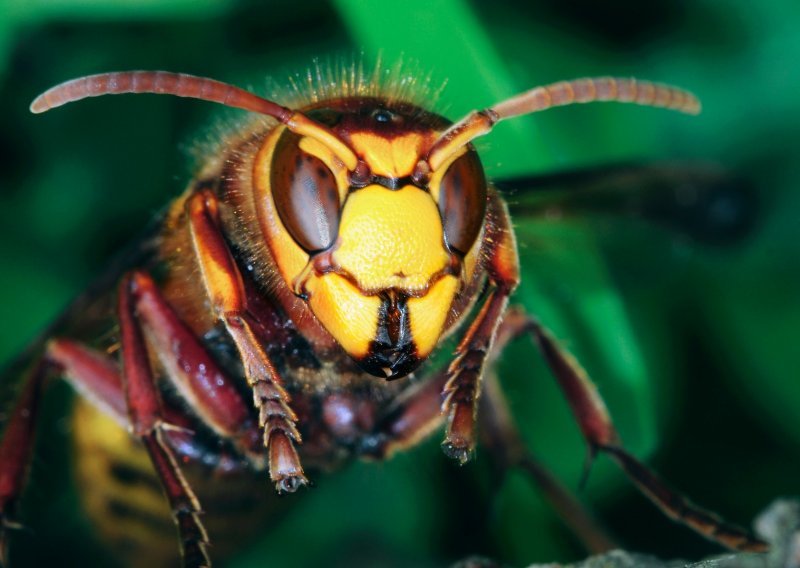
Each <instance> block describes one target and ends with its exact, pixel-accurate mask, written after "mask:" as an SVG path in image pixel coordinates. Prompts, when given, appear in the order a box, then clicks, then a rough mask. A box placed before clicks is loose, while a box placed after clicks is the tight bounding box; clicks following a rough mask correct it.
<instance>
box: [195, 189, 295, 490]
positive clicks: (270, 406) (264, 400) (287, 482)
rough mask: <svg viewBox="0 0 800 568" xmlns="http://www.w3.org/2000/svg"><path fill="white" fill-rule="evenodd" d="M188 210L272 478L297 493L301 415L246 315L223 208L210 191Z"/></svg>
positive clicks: (200, 259)
mask: <svg viewBox="0 0 800 568" xmlns="http://www.w3.org/2000/svg"><path fill="white" fill-rule="evenodd" d="M186 208H187V213H188V215H189V224H190V228H191V232H192V244H193V246H194V252H195V256H196V258H197V262H198V264H199V265H200V270H201V273H202V275H203V282H204V284H205V287H206V293H207V294H208V297H209V300H210V303H211V308H212V310H213V312H214V315H215V316H216V317H217V318H218V319H219V320H220V321H221V322H222V323H223V324H224V325H225V327H226V329H227V330H228V333H229V334H230V336H231V338H232V339H233V342H234V343H235V344H236V347H237V349H238V350H239V356H240V358H241V361H242V363H243V365H244V371H245V376H246V377H247V382H248V383H249V384H250V386H251V388H252V389H253V400H254V403H255V405H256V408H258V411H259V424H260V426H261V427H262V428H263V429H264V445H265V446H266V447H267V448H268V450H269V472H270V478H271V479H272V481H273V482H274V483H275V487H276V488H277V490H278V492H293V491H296V490H297V489H298V488H299V487H301V486H303V485H306V484H307V483H308V480H307V479H306V477H305V474H304V473H303V467H302V465H301V464H300V457H299V456H298V455H297V450H296V449H295V444H299V443H300V442H301V441H302V440H301V437H300V433H299V432H298V431H297V426H296V422H297V416H296V415H295V413H294V411H293V410H292V408H291V407H290V406H289V395H288V394H287V393H286V391H285V390H284V388H283V381H282V380H281V378H280V376H279V375H278V372H277V371H276V370H275V366H274V365H273V364H272V362H271V361H270V359H269V357H268V355H267V353H266V352H265V351H264V349H263V347H262V346H261V343H260V342H259V340H258V338H257V335H256V333H255V332H254V329H257V328H258V322H256V321H255V320H254V318H253V316H252V315H251V314H250V313H249V312H248V311H247V300H246V298H247V295H246V291H245V287H244V283H243V281H242V277H241V274H240V273H239V269H238V268H237V266H236V262H235V261H234V259H233V256H232V255H231V253H230V251H229V250H228V246H227V244H226V242H225V239H224V237H223V235H222V232H221V228H220V224H219V211H218V209H219V205H218V203H217V200H216V198H215V197H214V195H213V194H212V193H211V192H208V191H203V192H200V193H197V194H195V195H193V196H192V197H191V198H190V199H189V201H188V202H187V204H186Z"/></svg>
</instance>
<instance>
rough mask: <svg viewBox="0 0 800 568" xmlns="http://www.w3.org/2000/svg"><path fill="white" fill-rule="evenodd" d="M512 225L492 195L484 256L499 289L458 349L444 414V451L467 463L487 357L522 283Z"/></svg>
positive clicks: (495, 288)
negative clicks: (504, 316) (510, 303)
mask: <svg viewBox="0 0 800 568" xmlns="http://www.w3.org/2000/svg"><path fill="white" fill-rule="evenodd" d="M510 227H511V225H510V221H509V218H508V211H507V210H506V207H505V204H504V203H503V202H502V201H501V200H499V199H497V198H495V197H494V196H491V199H490V202H489V208H488V211H487V221H486V235H485V237H484V243H485V245H484V249H485V250H484V251H483V253H484V255H485V258H486V259H487V260H488V262H487V266H486V271H487V273H488V276H489V282H490V284H492V285H493V288H492V289H491V291H490V292H489V296H488V298H487V299H486V301H485V303H484V304H483V307H482V308H481V311H480V313H479V314H478V316H477V317H476V318H475V320H474V321H473V322H472V324H471V325H470V326H469V329H467V332H466V334H465V335H464V338H463V339H462V340H461V343H460V344H459V345H458V348H457V349H456V357H455V359H454V360H453V362H452V363H451V364H450V368H449V369H448V380H447V384H446V385H445V388H444V391H443V395H444V397H445V398H444V403H443V405H442V412H443V413H444V414H445V415H446V416H447V427H446V430H445V439H444V442H442V449H443V450H444V452H445V454H446V455H447V456H448V457H451V458H453V459H456V460H458V461H459V462H460V463H462V464H464V463H466V462H467V461H468V460H469V458H470V455H471V454H472V450H473V449H474V447H475V417H476V416H477V411H478V397H479V396H480V393H481V377H482V375H483V369H484V367H485V364H486V359H487V357H488V356H489V354H490V353H491V351H492V345H493V343H494V341H495V334H496V333H497V329H498V327H499V326H500V322H501V321H502V319H503V314H504V312H505V309H506V306H507V305H508V297H509V295H510V294H511V292H512V291H513V290H514V288H515V287H516V285H517V282H518V281H519V260H518V258H517V247H516V242H515V241H514V233H513V231H512V230H511V228H510Z"/></svg>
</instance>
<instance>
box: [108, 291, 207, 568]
mask: <svg viewBox="0 0 800 568" xmlns="http://www.w3.org/2000/svg"><path fill="white" fill-rule="evenodd" d="M133 287H134V284H133V279H132V278H124V279H123V281H122V284H121V285H120V290H119V323H120V332H121V335H122V363H123V374H122V376H123V388H124V391H125V398H126V400H127V402H128V415H129V417H130V423H131V427H132V429H133V434H134V435H136V436H138V437H139V438H140V439H141V440H142V443H143V444H144V445H145V447H146V448H147V452H148V454H150V459H151V461H152V463H153V467H154V468H155V471H156V474H157V475H158V477H159V479H161V484H162V486H163V488H164V491H165V492H166V494H167V498H168V500H169V503H170V505H171V507H172V516H173V518H174V519H175V522H176V524H177V525H178V533H179V536H180V542H181V552H182V557H183V563H184V566H186V567H187V568H189V567H191V568H200V567H202V566H210V565H211V562H210V560H209V558H208V554H207V552H206V546H207V545H208V535H207V534H206V531H205V528H203V525H202V523H201V522H200V519H199V516H198V515H199V513H200V505H199V503H198V501H197V497H195V495H194V493H193V492H192V490H191V488H190V487H189V485H188V483H186V480H185V479H184V477H183V474H182V473H181V470H180V468H179V467H178V464H177V462H176V461H175V456H174V455H173V454H172V451H171V450H170V448H169V447H168V446H167V445H166V444H165V443H164V439H163V431H164V428H165V423H164V420H163V417H162V413H161V399H160V397H159V394H158V390H157V388H156V384H155V378H154V377H153V372H152V369H151V367H150V359H149V358H148V354H147V348H146V346H145V342H144V336H143V334H142V329H141V327H140V325H139V322H138V321H137V320H136V315H135V311H134V306H135V301H134V297H133V293H132V292H133V291H132V288H133Z"/></svg>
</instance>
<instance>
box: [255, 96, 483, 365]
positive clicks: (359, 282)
mask: <svg viewBox="0 0 800 568" xmlns="http://www.w3.org/2000/svg"><path fill="white" fill-rule="evenodd" d="M303 112H304V114H305V115H306V116H308V117H309V118H312V119H313V120H315V121H316V122H318V123H319V124H322V125H324V126H326V127H328V128H330V129H331V131H332V132H333V133H334V134H335V135H336V136H337V137H338V138H339V139H341V140H342V141H343V142H345V143H346V144H347V146H348V147H349V148H351V149H352V150H353V152H354V153H355V155H356V156H358V160H359V161H358V165H357V166H356V168H355V169H354V171H348V169H347V167H346V166H345V164H344V163H343V162H342V161H341V160H340V159H339V158H338V157H337V156H336V155H335V154H334V153H333V152H332V151H331V149H330V148H328V147H326V146H325V145H324V144H323V143H321V142H320V141H318V140H315V139H313V138H310V137H307V136H306V137H303V136H301V135H298V134H295V133H293V132H291V130H290V129H289V128H287V127H285V126H281V127H278V128H276V129H275V130H274V131H273V132H271V133H270V134H269V135H268V136H267V138H266V140H265V141H264V144H263V146H262V147H261V149H260V150H259V152H258V155H257V156H256V159H255V163H254V179H253V191H254V198H255V203H256V214H257V217H258V220H259V222H260V229H261V231H262V233H263V234H264V236H265V240H266V242H267V243H268V244H269V248H270V252H271V253H272V256H273V258H274V259H275V262H276V264H277V267H278V270H279V272H280V275H281V276H282V277H283V280H284V282H285V283H286V285H287V286H290V287H291V288H292V289H293V290H294V292H295V293H296V294H297V295H298V296H300V297H301V298H303V299H304V300H305V301H306V302H307V304H308V306H309V307H310V308H311V310H312V311H313V313H314V315H315V317H316V319H317V320H319V322H321V323H322V325H323V326H325V328H326V329H327V331H328V332H329V333H330V334H331V335H332V336H333V338H334V339H335V340H336V342H337V343H338V344H339V345H340V346H341V347H342V348H344V349H345V350H346V351H347V353H348V354H350V356H351V357H353V358H354V359H355V360H356V361H357V362H358V363H359V365H360V366H361V368H363V369H364V370H365V371H367V372H369V373H371V374H373V375H377V376H379V377H385V378H389V379H394V378H398V377H402V376H405V375H407V374H408V373H409V372H411V371H413V370H414V369H415V368H416V367H417V366H418V365H419V364H420V363H421V362H422V361H424V360H425V359H426V358H427V356H428V355H429V354H430V353H431V351H432V350H433V348H434V347H435V346H436V344H437V343H438V341H439V338H440V336H441V335H442V332H443V331H444V330H445V329H447V328H449V327H451V325H452V323H453V320H454V318H455V317H457V316H458V315H460V314H462V313H463V312H464V302H456V305H454V300H455V298H456V295H457V294H458V292H459V291H460V290H462V289H463V288H465V287H468V285H469V284H470V283H472V282H473V277H474V276H475V274H476V271H475V266H476V261H477V258H478V251H479V249H480V241H479V239H478V235H479V233H480V231H481V229H482V227H483V225H484V223H483V221H484V218H485V213H486V202H487V187H486V180H485V177H484V175H483V169H482V167H481V164H480V160H479V158H478V157H477V154H476V153H475V151H474V150H472V149H468V148H467V147H466V146H464V147H462V148H461V149H460V150H459V151H458V152H456V153H454V154H453V155H452V156H451V157H450V158H449V159H448V161H447V163H445V164H443V165H442V167H440V168H439V170H438V171H437V172H436V173H435V175H431V176H430V178H429V179H424V180H422V179H415V178H414V175H415V169H416V168H417V165H418V164H419V163H420V160H423V159H424V157H425V156H426V154H427V152H428V150H429V149H430V148H431V146H432V145H433V144H434V143H435V141H436V139H437V137H438V136H439V134H440V133H441V132H442V131H443V130H444V129H445V128H446V127H447V125H448V122H447V121H445V120H444V119H443V118H442V117H439V116H436V115H433V114H431V113H429V112H426V111H424V110H423V109H420V108H418V107H415V106H413V105H410V104H407V103H391V102H388V101H387V100H385V99H377V98H363V99H358V98H357V99H345V100H338V101H328V102H326V103H321V104H320V105H317V108H309V109H304V111H303ZM473 288H474V285H473ZM462 296H463V295H462ZM467 296H469V295H467Z"/></svg>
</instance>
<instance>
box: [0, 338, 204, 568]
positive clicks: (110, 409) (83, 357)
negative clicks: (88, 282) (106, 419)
mask: <svg viewBox="0 0 800 568" xmlns="http://www.w3.org/2000/svg"><path fill="white" fill-rule="evenodd" d="M55 374H60V375H62V376H64V378H65V379H66V380H67V381H68V382H69V383H70V384H71V385H72V386H73V387H74V388H75V390H76V391H78V392H79V393H80V394H81V395H82V396H83V397H84V398H86V399H87V400H89V401H91V402H92V404H94V405H95V406H96V407H98V408H99V409H101V410H102V411H103V412H105V413H106V414H108V415H109V416H111V417H113V418H114V419H115V420H116V421H117V422H118V423H119V424H120V425H122V426H124V427H127V426H128V424H129V422H128V416H127V407H126V402H125V394H124V392H123V390H122V380H121V378H120V376H119V369H118V366H117V364H116V362H114V361H113V360H111V359H110V358H109V357H107V356H106V355H104V354H102V353H98V352H97V351H94V350H91V349H89V348H87V347H84V346H82V345H80V344H78V343H75V342H72V341H68V340H61V339H57V340H53V341H50V342H49V343H48V344H47V347H46V350H45V352H44V354H43V355H42V356H41V359H40V361H39V363H37V364H36V365H35V366H34V367H33V368H32V370H31V372H30V374H29V375H28V377H27V378H26V383H25V384H24V387H23V391H22V392H21V394H20V396H19V399H18V400H17V402H16V406H15V408H14V410H13V412H12V413H11V415H10V417H9V420H8V422H7V427H6V429H5V431H4V433H3V437H2V440H0V565H5V562H6V558H5V556H6V554H5V553H6V544H7V543H6V537H5V531H6V529H8V528H13V527H16V526H17V525H16V524H15V523H13V522H12V521H10V520H9V517H10V515H12V514H13V510H14V506H15V504H16V501H17V499H18V498H19V496H20V495H21V494H22V491H23V489H24V485H25V481H26V473H27V469H28V464H29V462H30V457H31V451H32V449H33V437H34V427H35V419H36V409H37V406H38V402H39V397H40V396H41V394H42V392H43V390H44V386H45V381H46V378H47V376H48V375H55ZM165 415H166V416H167V417H168V420H169V423H171V424H178V425H181V426H184V427H185V426H188V425H189V424H190V422H189V420H188V419H187V418H186V417H185V416H183V415H182V414H181V413H180V412H179V411H177V410H175V409H173V408H166V409H165ZM191 438H192V436H191V435H190V434H188V433H186V432H185V431H183V430H171V431H170V432H169V439H170V443H171V444H173V446H175V447H181V446H184V447H185V445H186V444H192V439H191Z"/></svg>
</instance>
